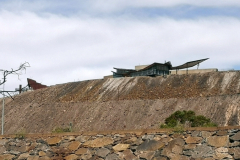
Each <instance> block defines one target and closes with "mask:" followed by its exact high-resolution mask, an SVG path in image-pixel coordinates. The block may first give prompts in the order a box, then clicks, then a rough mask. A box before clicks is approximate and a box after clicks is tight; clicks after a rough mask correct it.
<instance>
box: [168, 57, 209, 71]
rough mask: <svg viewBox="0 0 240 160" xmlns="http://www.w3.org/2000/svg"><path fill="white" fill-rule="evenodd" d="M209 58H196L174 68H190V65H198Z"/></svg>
mask: <svg viewBox="0 0 240 160" xmlns="http://www.w3.org/2000/svg"><path fill="white" fill-rule="evenodd" d="M208 59H209V58H205V59H200V60H196V61H190V62H187V63H184V64H182V65H180V66H176V67H172V69H185V68H190V67H193V66H196V65H198V64H199V63H202V62H203V61H206V60H208Z"/></svg>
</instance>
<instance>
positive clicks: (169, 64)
mask: <svg viewBox="0 0 240 160" xmlns="http://www.w3.org/2000/svg"><path fill="white" fill-rule="evenodd" d="M155 65H164V66H169V67H170V68H172V64H171V62H167V63H164V64H163V63H156V62H155V63H153V64H150V65H149V66H147V67H145V68H143V69H140V70H138V71H144V70H146V69H148V68H151V67H152V66H155Z"/></svg>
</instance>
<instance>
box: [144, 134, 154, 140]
mask: <svg viewBox="0 0 240 160" xmlns="http://www.w3.org/2000/svg"><path fill="white" fill-rule="evenodd" d="M153 138H154V135H152V134H150V135H144V136H142V140H147V139H148V140H153Z"/></svg>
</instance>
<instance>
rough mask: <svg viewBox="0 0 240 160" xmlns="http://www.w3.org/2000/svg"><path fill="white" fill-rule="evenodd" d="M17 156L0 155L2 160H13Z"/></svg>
mask: <svg viewBox="0 0 240 160" xmlns="http://www.w3.org/2000/svg"><path fill="white" fill-rule="evenodd" d="M14 157H15V156H14V155H11V154H3V155H0V159H1V160H5V159H7V160H8V159H9V160H11V159H13V158H14Z"/></svg>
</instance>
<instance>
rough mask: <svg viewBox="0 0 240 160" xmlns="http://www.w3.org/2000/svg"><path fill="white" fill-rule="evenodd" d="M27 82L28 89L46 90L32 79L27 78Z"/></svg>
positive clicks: (44, 86)
mask: <svg viewBox="0 0 240 160" xmlns="http://www.w3.org/2000/svg"><path fill="white" fill-rule="evenodd" d="M27 82H28V87H29V88H32V89H33V90H37V89H42V88H46V87H47V86H46V85H43V84H41V83H38V82H36V81H35V80H33V79H30V78H27Z"/></svg>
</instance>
